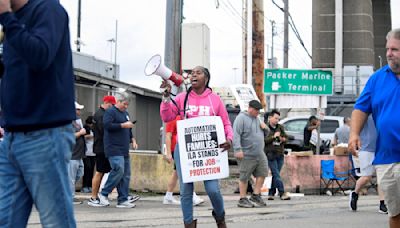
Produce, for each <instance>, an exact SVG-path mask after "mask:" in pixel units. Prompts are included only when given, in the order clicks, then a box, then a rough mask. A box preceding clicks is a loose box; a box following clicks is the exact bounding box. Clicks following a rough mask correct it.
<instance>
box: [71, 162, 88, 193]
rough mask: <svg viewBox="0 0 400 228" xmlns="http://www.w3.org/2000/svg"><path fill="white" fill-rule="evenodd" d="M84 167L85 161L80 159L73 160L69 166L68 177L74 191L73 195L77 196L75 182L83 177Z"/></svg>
mask: <svg viewBox="0 0 400 228" xmlns="http://www.w3.org/2000/svg"><path fill="white" fill-rule="evenodd" d="M83 173H84V169H83V161H82V159H80V160H71V161H70V162H69V166H68V178H69V185H70V188H71V192H72V197H74V196H75V184H76V182H78V181H79V179H81V177H82V176H83Z"/></svg>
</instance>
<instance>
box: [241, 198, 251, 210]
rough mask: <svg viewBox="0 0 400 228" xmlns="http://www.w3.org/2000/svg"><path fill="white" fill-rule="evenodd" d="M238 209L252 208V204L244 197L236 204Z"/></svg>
mask: <svg viewBox="0 0 400 228" xmlns="http://www.w3.org/2000/svg"><path fill="white" fill-rule="evenodd" d="M238 207H246V208H252V207H254V204H252V203H251V202H250V200H249V199H247V197H244V198H240V200H239V202H238Z"/></svg>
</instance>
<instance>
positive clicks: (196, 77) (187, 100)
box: [160, 66, 233, 228]
mask: <svg viewBox="0 0 400 228" xmlns="http://www.w3.org/2000/svg"><path fill="white" fill-rule="evenodd" d="M189 77H190V83H191V87H190V88H189V89H188V91H187V92H183V93H180V94H178V95H177V96H176V98H175V101H173V102H171V98H170V91H171V85H170V84H169V82H168V81H163V83H162V84H161V86H160V87H161V88H164V89H165V92H164V93H163V102H162V103H161V107H160V115H161V119H162V120H163V121H164V122H168V121H171V120H173V119H175V117H176V116H177V115H180V116H181V117H182V119H185V118H193V117H198V116H220V117H221V119H222V123H223V125H224V130H225V136H226V139H227V141H226V142H225V143H223V144H221V145H219V147H220V148H223V151H226V150H229V149H230V147H231V142H232V138H233V131H232V125H231V123H230V121H229V118H228V112H227V111H226V109H225V105H224V103H223V102H222V100H221V98H220V97H219V96H218V95H217V94H215V93H213V92H212V90H211V88H210V87H209V86H208V85H209V82H210V72H209V71H208V69H207V68H205V67H202V66H197V67H195V68H194V69H193V70H192V73H191V74H190V75H189ZM189 106H190V107H191V108H190V109H188V107H189ZM178 144H179V142H178ZM174 154H175V162H176V170H177V173H178V176H179V182H180V194H181V207H182V212H183V221H184V224H185V227H196V224H197V220H194V219H193V203H192V194H193V188H194V186H193V183H183V182H182V172H181V167H180V166H181V165H180V158H179V146H178V145H176V147H175V152H174ZM204 186H205V189H206V192H207V194H208V197H209V198H210V200H211V204H212V206H213V211H212V215H213V217H214V218H215V221H216V222H217V225H218V227H221V228H223V227H226V224H225V210H224V201H223V198H222V194H221V192H220V189H219V181H218V179H216V180H206V181H204Z"/></svg>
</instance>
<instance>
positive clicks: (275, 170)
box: [268, 155, 285, 196]
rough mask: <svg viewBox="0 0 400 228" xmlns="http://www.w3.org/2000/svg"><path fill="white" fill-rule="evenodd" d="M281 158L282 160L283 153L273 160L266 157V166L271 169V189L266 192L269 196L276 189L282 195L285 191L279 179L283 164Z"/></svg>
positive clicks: (273, 193)
mask: <svg viewBox="0 0 400 228" xmlns="http://www.w3.org/2000/svg"><path fill="white" fill-rule="evenodd" d="M283 160H284V156H283V155H280V156H279V157H277V158H276V159H273V160H269V159H268V166H269V168H270V169H271V173H272V183H271V189H270V190H269V192H268V195H269V196H273V195H275V193H276V189H278V192H279V194H280V195H282V194H283V193H284V192H285V189H284V187H283V182H282V179H281V169H282V166H283Z"/></svg>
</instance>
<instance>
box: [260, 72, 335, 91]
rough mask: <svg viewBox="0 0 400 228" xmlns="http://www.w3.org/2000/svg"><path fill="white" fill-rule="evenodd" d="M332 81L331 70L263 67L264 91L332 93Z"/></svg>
mask: <svg viewBox="0 0 400 228" xmlns="http://www.w3.org/2000/svg"><path fill="white" fill-rule="evenodd" d="M332 81H333V78H332V72H331V71H325V70H291V69H265V70H264V93H268V94H302V95H332Z"/></svg>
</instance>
